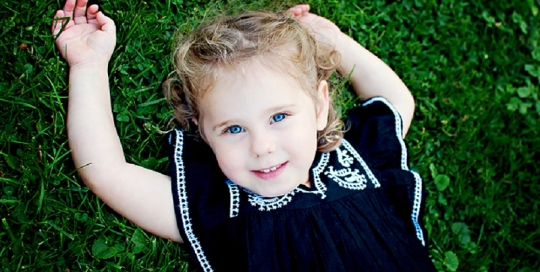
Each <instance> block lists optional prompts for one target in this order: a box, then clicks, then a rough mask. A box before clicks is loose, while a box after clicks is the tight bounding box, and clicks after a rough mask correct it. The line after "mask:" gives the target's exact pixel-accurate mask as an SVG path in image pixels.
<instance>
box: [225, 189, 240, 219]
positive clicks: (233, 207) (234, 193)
mask: <svg viewBox="0 0 540 272" xmlns="http://www.w3.org/2000/svg"><path fill="white" fill-rule="evenodd" d="M227 187H229V195H230V198H229V201H230V205H229V218H233V217H237V216H238V212H239V211H240V190H238V186H236V184H234V183H233V182H232V181H230V180H227Z"/></svg>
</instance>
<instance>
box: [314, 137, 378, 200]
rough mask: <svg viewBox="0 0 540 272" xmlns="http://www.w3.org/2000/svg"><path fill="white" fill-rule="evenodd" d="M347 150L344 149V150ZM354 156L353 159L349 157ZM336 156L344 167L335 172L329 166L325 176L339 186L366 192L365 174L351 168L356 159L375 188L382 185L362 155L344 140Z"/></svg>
mask: <svg viewBox="0 0 540 272" xmlns="http://www.w3.org/2000/svg"><path fill="white" fill-rule="evenodd" d="M343 147H344V148H345V149H342V148H343ZM349 153H350V154H352V157H351V156H350V155H349ZM336 154H337V158H338V162H339V163H340V164H341V166H343V168H342V169H338V170H335V169H334V167H333V166H329V167H328V170H327V171H325V172H324V174H325V175H326V176H327V177H328V178H330V179H332V180H333V181H335V182H337V184H339V186H341V187H343V188H347V189H351V190H364V189H365V188H366V187H367V179H366V176H365V175H364V174H361V173H360V171H359V169H354V168H350V166H351V165H352V164H353V163H354V159H356V161H358V163H359V164H360V166H362V168H363V169H364V172H365V173H366V174H367V175H368V178H369V179H370V180H371V182H372V183H373V186H374V187H375V188H378V187H380V186H381V185H380V183H379V181H378V180H377V178H376V177H375V176H374V175H373V173H372V172H371V170H370V169H369V167H368V166H367V164H366V163H365V162H364V160H363V159H362V157H360V154H358V152H356V150H355V149H354V148H353V147H352V146H351V144H350V143H349V142H348V141H347V140H345V139H342V143H341V146H340V147H339V148H337V149H336Z"/></svg>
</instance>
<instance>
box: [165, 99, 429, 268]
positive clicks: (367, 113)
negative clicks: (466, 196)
mask: <svg viewBox="0 0 540 272" xmlns="http://www.w3.org/2000/svg"><path fill="white" fill-rule="evenodd" d="M346 123H347V124H348V130H347V132H346V133H345V137H344V138H345V140H343V142H342V145H341V146H340V147H339V148H337V149H336V150H335V151H332V152H328V153H317V155H316V157H315V160H314V162H313V165H312V169H311V172H310V181H311V182H312V186H311V188H307V187H305V186H303V185H300V186H299V187H298V188H296V189H295V190H293V191H291V192H290V193H288V194H286V195H284V196H281V197H275V198H264V197H261V196H259V195H256V194H255V193H252V192H250V191H247V190H244V189H243V188H241V187H239V186H237V185H236V184H234V183H233V182H231V181H229V180H227V178H226V177H225V176H224V175H223V173H222V172H221V171H220V169H219V167H218V164H217V161H216V159H215V156H214V154H213V153H212V150H211V149H210V148H209V147H208V146H207V145H206V144H205V143H204V142H202V141H200V140H197V139H196V138H195V137H190V136H188V135H185V134H183V133H182V132H180V131H178V130H175V131H173V132H172V133H171V134H170V138H169V139H170V145H171V152H170V158H171V174H172V175H171V176H172V192H173V196H174V205H175V212H176V216H177V221H178V228H179V230H180V233H181V236H182V239H183V240H184V242H185V243H186V244H187V246H188V248H189V250H190V255H191V257H192V261H191V263H190V265H191V266H190V267H198V268H199V271H257V272H264V271H435V268H434V266H433V264H432V261H431V260H430V259H429V257H428V253H427V249H426V246H425V245H426V244H425V243H426V238H427V237H426V234H425V231H424V230H423V228H422V227H421V224H420V222H422V221H421V219H422V207H423V204H424V198H425V197H424V188H423V183H422V180H421V179H420V176H419V175H418V174H416V173H414V172H412V171H410V170H409V166H408V162H407V152H406V147H405V144H404V143H403V140H402V137H401V135H402V133H401V129H402V124H401V118H400V116H399V114H398V113H397V111H396V110H395V109H394V108H393V107H392V106H391V105H390V104H389V103H388V101H387V100H385V99H384V98H380V97H377V98H372V99H370V100H368V101H366V102H365V103H363V105H362V106H360V107H358V108H355V109H353V110H351V111H350V113H349V115H348V118H347V122H346Z"/></svg>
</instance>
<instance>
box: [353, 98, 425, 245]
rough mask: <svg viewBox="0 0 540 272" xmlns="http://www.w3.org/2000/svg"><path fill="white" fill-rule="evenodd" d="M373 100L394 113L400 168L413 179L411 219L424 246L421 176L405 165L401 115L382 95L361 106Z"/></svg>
mask: <svg viewBox="0 0 540 272" xmlns="http://www.w3.org/2000/svg"><path fill="white" fill-rule="evenodd" d="M375 101H379V102H383V103H384V104H385V105H386V106H387V107H388V108H390V110H392V113H393V114H394V120H395V128H396V136H397V138H398V141H399V144H400V145H401V169H403V170H406V171H409V172H411V173H412V174H413V176H414V179H415V186H414V199H413V208H412V213H411V220H412V222H413V225H414V228H415V232H416V237H417V238H418V240H420V242H422V245H423V246H425V245H426V242H425V241H424V234H423V232H422V229H421V228H420V224H419V223H418V215H419V214H420V207H421V202H422V178H420V175H419V174H418V173H416V172H414V171H412V170H410V169H409V166H408V165H407V147H406V146H405V142H404V141H403V132H402V129H401V126H402V122H401V116H400V115H399V113H398V111H397V110H396V109H395V108H394V106H392V104H390V102H388V100H386V99H385V98H383V97H374V98H371V99H370V100H368V101H366V102H365V103H364V104H362V106H367V105H369V104H371V103H373V102H375Z"/></svg>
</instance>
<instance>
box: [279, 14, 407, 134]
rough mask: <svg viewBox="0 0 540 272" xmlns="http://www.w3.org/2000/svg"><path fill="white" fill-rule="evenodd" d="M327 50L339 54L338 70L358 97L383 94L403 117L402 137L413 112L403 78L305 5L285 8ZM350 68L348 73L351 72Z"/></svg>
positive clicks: (405, 132)
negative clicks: (348, 79)
mask: <svg viewBox="0 0 540 272" xmlns="http://www.w3.org/2000/svg"><path fill="white" fill-rule="evenodd" d="M289 12H290V13H292V14H293V15H294V16H295V17H296V18H297V19H298V21H299V22H300V23H302V24H303V25H304V26H306V27H307V28H308V29H309V30H310V31H311V32H312V33H313V35H314V36H315V38H316V39H317V41H318V42H319V43H321V44H325V45H327V48H328V50H331V49H335V50H337V51H338V52H339V53H340V54H341V64H340V65H339V67H338V71H339V72H340V73H341V74H342V75H349V74H351V76H350V82H351V84H352V86H353V89H354V91H355V92H356V94H357V95H358V96H360V97H361V98H362V99H369V98H371V97H374V96H383V97H385V98H386V99H388V101H390V103H391V104H392V105H393V106H394V107H395V108H396V110H397V111H398V112H399V113H400V115H401V117H402V119H403V137H405V135H406V134H407V131H408V129H409V126H410V124H411V121H412V117H413V114H414V99H413V96H412V94H411V92H410V91H409V89H408V88H407V86H405V84H404V83H403V81H402V80H401V79H400V78H399V76H397V75H396V73H395V72H394V71H393V70H392V69H391V68H390V67H388V65H386V64H385V63H384V62H383V61H382V60H380V59H379V58H378V57H377V56H375V55H374V54H372V53H371V52H369V51H368V50H367V49H365V48H364V47H363V46H362V45H360V44H359V43H358V42H356V41H355V40H353V39H352V38H350V37H349V36H347V35H346V34H344V33H343V32H341V30H339V28H338V27H337V26H336V25H335V24H334V23H332V22H331V21H329V20H327V19H325V18H323V17H320V16H317V15H315V14H312V13H309V6H308V5H298V6H295V7H293V8H291V9H290V10H289ZM351 71H352V73H351Z"/></svg>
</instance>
